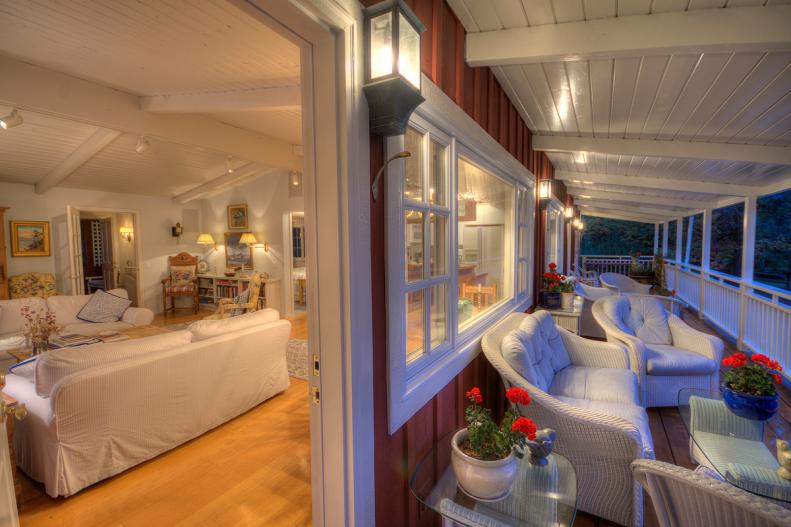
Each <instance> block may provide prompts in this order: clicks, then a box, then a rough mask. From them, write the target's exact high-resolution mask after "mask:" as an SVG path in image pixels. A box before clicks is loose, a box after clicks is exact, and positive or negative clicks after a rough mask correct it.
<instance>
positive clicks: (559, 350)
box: [522, 310, 571, 372]
mask: <svg viewBox="0 0 791 527" xmlns="http://www.w3.org/2000/svg"><path fill="white" fill-rule="evenodd" d="M530 318H533V319H534V320H535V321H536V322H538V330H539V332H540V336H541V343H542V344H543V345H544V352H545V353H546V354H548V355H549V360H550V363H551V364H552V369H553V370H554V371H556V372H558V371H560V370H562V369H563V368H567V367H569V366H570V365H571V359H570V358H569V354H568V352H567V351H566V346H565V344H563V339H562V338H561V337H560V333H558V328H557V326H555V320H554V319H553V318H552V315H550V313H549V311H543V310H542V311H537V312H536V313H533V314H532V315H531V317H530ZM524 324H525V321H523V322H522V325H524Z"/></svg>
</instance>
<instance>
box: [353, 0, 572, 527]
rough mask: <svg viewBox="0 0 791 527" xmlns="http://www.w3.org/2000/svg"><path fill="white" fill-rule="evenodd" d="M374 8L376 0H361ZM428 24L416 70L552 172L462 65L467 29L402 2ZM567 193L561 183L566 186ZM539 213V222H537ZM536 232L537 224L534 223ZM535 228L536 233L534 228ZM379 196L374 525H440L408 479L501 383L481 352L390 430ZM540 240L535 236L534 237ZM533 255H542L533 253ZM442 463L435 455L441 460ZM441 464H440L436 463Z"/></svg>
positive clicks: (491, 84) (431, 4)
mask: <svg viewBox="0 0 791 527" xmlns="http://www.w3.org/2000/svg"><path fill="white" fill-rule="evenodd" d="M361 3H362V4H363V5H373V4H375V3H377V0H364V1H362V2H361ZM406 3H407V4H408V5H409V7H410V8H412V10H413V11H414V12H415V14H416V15H417V16H418V17H419V18H420V20H421V21H422V22H423V23H424V24H425V26H426V32H425V33H424V34H423V36H422V44H421V69H422V71H423V73H424V74H426V76H428V77H429V78H430V79H431V80H432V81H433V82H434V83H435V84H437V85H438V86H439V87H440V88H441V89H442V90H443V91H444V92H445V93H446V94H447V95H448V96H449V97H450V98H451V99H453V100H454V101H455V102H456V104H458V105H459V106H460V107H461V108H463V109H464V111H466V112H467V114H468V115H470V116H471V117H472V118H473V119H474V120H475V121H476V122H477V123H478V124H480V125H481V126H482V127H483V128H484V129H485V130H487V132H488V133H489V134H490V135H491V136H492V137H494V138H495V139H496V140H497V141H498V142H499V143H500V144H501V145H502V146H503V147H504V148H506V149H507V150H508V151H509V152H510V153H511V154H512V155H513V156H514V157H515V158H516V159H518V160H519V162H521V163H522V164H523V165H525V166H526V167H527V168H528V169H529V170H531V171H532V172H533V173H534V174H536V175H537V176H539V175H540V176H541V177H553V173H552V164H551V163H550V162H549V158H547V156H546V155H545V154H544V153H543V152H534V151H532V150H531V148H530V146H531V142H530V137H531V133H530V130H528V128H527V126H526V125H525V123H524V122H523V121H522V119H521V117H520V116H519V113H518V111H517V110H516V108H515V107H514V106H513V105H512V104H511V102H510V101H509V100H508V97H507V96H506V94H505V92H504V91H503V89H502V87H501V86H500V84H499V82H498V81H497V79H496V78H495V77H494V75H493V73H492V72H491V70H490V69H489V68H471V67H469V66H468V65H467V64H466V63H465V62H464V27H463V26H462V25H461V23H460V22H459V21H458V19H457V18H456V16H455V15H454V14H453V11H452V10H451V9H450V7H449V6H448V5H447V4H446V3H445V1H444V0H406ZM370 158H371V167H370V168H371V178H372V179H373V177H374V175H375V174H376V172H377V171H378V170H379V168H380V167H381V166H382V163H383V162H384V141H383V140H382V138H381V137H378V136H375V135H371V156H370ZM563 192H564V198H565V188H564V189H563ZM538 223H539V222H538V218H536V224H538ZM537 229H538V225H537ZM537 233H538V231H537ZM384 240H385V216H384V200H379V201H378V202H377V203H374V202H373V201H372V202H371V265H372V269H371V280H372V308H373V328H372V329H373V354H374V355H373V375H374V379H376V384H375V385H374V394H373V396H374V436H375V440H374V441H375V446H376V453H375V474H376V475H375V485H376V525H377V527H388V526H394V527H403V526H424V525H425V526H429V525H439V519H438V518H437V517H436V516H435V515H434V514H433V513H431V512H429V511H425V510H421V508H420V507H419V505H418V503H417V501H416V500H415V499H414V498H413V497H412V495H411V493H410V492H409V486H408V478H409V476H410V474H411V473H412V470H413V468H414V467H415V464H416V463H417V461H418V460H420V459H421V458H422V456H423V454H424V453H425V452H427V451H428V449H429V448H431V446H432V445H433V444H434V442H435V441H436V440H437V439H439V438H440V437H442V436H444V435H445V434H447V433H449V432H452V431H453V430H455V429H457V428H459V427H461V426H462V425H463V423H464V392H465V391H466V390H468V389H469V388H470V387H472V386H479V387H480V388H481V390H483V391H484V394H485V395H486V396H488V397H490V398H491V399H496V402H497V403H498V404H497V406H498V408H496V411H502V409H503V406H502V404H503V400H502V399H503V398H502V396H501V395H498V394H501V393H502V392H501V390H502V383H501V381H500V378H499V375H498V374H497V372H496V371H495V370H494V368H492V367H491V366H490V365H489V363H488V362H487V361H486V359H485V358H484V357H483V355H482V354H481V355H479V356H478V357H476V358H475V359H474V360H473V361H472V362H471V363H470V364H469V365H468V366H467V368H465V369H464V370H463V371H462V372H461V373H460V374H459V375H458V376H457V377H456V378H455V379H454V380H452V381H451V382H450V383H449V384H448V385H447V386H445V387H443V388H442V389H441V390H440V391H439V393H438V394H437V395H436V396H435V397H434V399H432V400H431V401H429V402H428V403H427V404H426V405H425V406H424V407H423V408H422V409H421V410H420V411H418V412H417V413H416V414H415V415H414V416H413V417H412V418H411V419H410V420H409V421H408V422H407V423H406V424H405V425H404V426H402V427H401V428H400V429H399V430H397V431H396V432H395V433H394V434H393V435H390V434H388V429H387V428H388V427H387V412H388V410H387V381H386V379H387V316H386V315H387V312H386V309H387V299H386V291H385V246H384ZM537 240H538V237H537ZM536 254H543V250H537V251H536ZM443 461H447V460H434V462H435V463H443ZM439 468H441V467H439Z"/></svg>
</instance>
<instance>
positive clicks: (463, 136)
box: [385, 76, 536, 434]
mask: <svg viewBox="0 0 791 527" xmlns="http://www.w3.org/2000/svg"><path fill="white" fill-rule="evenodd" d="M422 83H423V84H422V90H421V92H422V94H423V96H424V97H425V98H426V102H424V103H423V104H422V105H421V106H420V107H419V108H418V109H417V110H416V111H415V113H414V114H413V116H412V119H411V122H412V123H414V124H415V125H416V128H418V129H421V131H423V130H425V131H428V133H429V134H432V135H434V134H435V135H437V136H438V137H439V138H443V137H445V138H447V139H449V147H448V152H449V161H448V167H447V168H448V170H447V177H448V196H447V197H448V205H450V208H451V211H450V216H449V222H448V229H449V232H448V238H447V239H448V247H447V250H448V255H447V258H448V259H447V268H448V269H447V270H448V273H449V274H450V277H451V279H450V284H451V286H450V287H449V293H450V294H449V300H448V324H449V325H448V334H447V338H448V346H447V347H446V348H441V349H438V350H437V351H435V352H433V353H432V352H430V351H429V352H428V353H427V357H426V359H425V361H423V363H422V364H420V366H419V367H418V369H417V370H415V369H412V368H411V366H410V367H408V365H407V363H406V351H405V350H406V347H405V342H404V339H405V338H406V317H405V309H406V308H405V302H404V294H403V279H404V276H405V274H404V273H405V269H404V266H405V264H404V245H403V243H404V232H403V229H404V227H403V205H404V203H403V192H402V184H403V182H402V180H403V171H404V162H403V161H402V160H398V161H394V162H392V163H391V164H390V165H389V166H388V168H387V172H388V174H387V176H386V177H385V199H387V202H386V207H385V208H386V211H385V214H386V229H385V232H386V236H387V237H388V238H387V239H386V244H385V245H386V261H387V291H388V293H387V296H388V313H387V320H388V410H389V411H388V429H389V433H390V434H392V433H394V432H396V431H397V430H398V429H399V428H400V427H401V426H402V425H403V424H404V423H405V422H406V421H407V420H408V419H409V418H410V417H412V416H413V415H414V414H415V413H416V412H417V411H418V410H419V409H420V408H422V407H423V406H424V405H425V404H426V403H427V402H428V401H430V400H431V399H432V398H433V397H434V396H435V395H436V394H437V393H438V392H439V391H440V390H441V389H442V388H443V387H444V386H445V385H447V384H448V383H449V382H450V381H451V380H452V379H453V378H454V377H456V376H457V375H458V374H459V373H460V372H461V371H462V370H463V369H464V368H465V367H466V366H467V365H468V364H469V363H470V362H471V361H472V360H473V358H475V356H476V355H477V354H478V353H479V352H480V339H481V336H482V334H483V332H484V331H485V330H486V329H487V328H488V327H490V326H491V325H492V324H494V323H496V322H497V321H498V320H500V319H501V318H502V317H503V316H504V315H506V314H508V313H510V312H513V311H517V310H520V311H524V310H525V309H527V307H529V305H530V298H531V297H532V282H533V272H534V271H533V266H532V265H528V266H527V271H528V276H527V283H526V284H525V285H526V289H525V290H524V291H521V292H519V291H515V290H516V289H517V288H518V283H519V281H518V272H519V264H518V262H519V245H518V244H519V240H518V236H519V216H518V213H519V206H520V204H519V202H518V198H519V189H520V188H521V189H526V190H527V192H526V193H525V196H526V198H527V207H528V215H527V219H528V227H529V228H528V231H527V232H528V238H527V247H528V250H527V261H528V264H530V263H531V262H532V261H533V256H534V255H533V248H532V245H533V241H534V240H533V236H534V234H533V228H532V221H533V218H534V217H535V215H534V212H535V200H534V197H533V192H532V191H531V189H532V188H534V186H535V181H536V178H535V176H534V175H533V174H532V173H531V172H530V171H529V170H527V168H525V167H524V166H523V165H522V164H521V163H519V162H518V161H517V160H516V159H515V158H514V157H513V156H511V154H510V153H509V152H508V151H507V150H505V149H504V148H503V147H502V146H501V145H500V144H499V143H498V142H497V141H495V140H494V139H493V138H492V137H491V136H490V135H489V134H488V133H487V132H486V131H485V130H484V129H483V128H481V127H480V126H479V125H478V124H477V123H476V122H475V121H474V120H473V119H472V118H471V117H469V116H468V115H467V114H466V113H465V112H464V111H463V110H462V109H461V108H460V107H458V106H457V105H456V104H455V103H454V102H453V101H452V100H451V99H450V98H449V97H447V95H445V94H444V93H443V92H442V91H441V90H440V89H439V88H438V87H437V86H436V85H434V83H432V82H431V80H429V79H428V78H427V77H425V76H423V79H422ZM446 131H452V133H453V136H452V137H449V136H448V133H447V132H446ZM403 145H404V139H403V136H396V137H391V138H388V140H387V142H386V146H387V157H389V156H390V155H392V154H393V153H395V152H398V151H400V150H402V149H403ZM459 152H462V153H463V156H464V157H465V158H467V159H468V160H470V161H473V162H474V163H475V164H477V165H479V166H481V167H482V168H485V169H486V170H488V171H491V172H492V173H493V174H495V175H496V176H497V177H499V178H500V179H502V180H504V181H506V182H508V183H510V184H512V185H513V186H514V207H513V211H512V214H513V215H514V216H513V219H514V223H513V232H512V241H513V245H512V247H511V249H510V250H511V257H512V258H511V260H512V263H511V267H512V269H511V281H512V288H511V290H512V294H511V295H510V297H509V298H508V299H505V300H503V301H501V302H500V303H498V304H497V305H495V306H494V307H493V308H491V309H490V310H488V311H487V312H486V313H485V314H483V315H481V316H480V317H478V318H477V319H475V320H473V321H472V322H471V323H470V324H469V325H467V326H465V327H464V328H463V330H462V331H461V332H459V330H458V324H457V322H458V320H457V319H458V310H457V309H456V305H455V304H454V300H456V299H457V296H458V292H457V291H456V289H455V287H454V286H455V284H457V283H458V266H457V261H456V260H457V251H456V247H457V231H458V229H457V227H456V226H457V217H456V203H455V202H456V196H457V189H456V185H457V178H456V171H457V160H458V154H459ZM393 234H395V236H394V235H393ZM427 235H428V233H424V238H425V237H426V236H427ZM428 258H429V255H428V253H427V252H426V251H425V244H424V262H425V260H426V259H428ZM419 360H420V359H419Z"/></svg>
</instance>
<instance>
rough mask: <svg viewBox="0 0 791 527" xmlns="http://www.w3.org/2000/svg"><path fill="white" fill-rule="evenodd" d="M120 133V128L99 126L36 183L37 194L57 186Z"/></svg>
mask: <svg viewBox="0 0 791 527" xmlns="http://www.w3.org/2000/svg"><path fill="white" fill-rule="evenodd" d="M120 135H121V132H119V131H118V130H110V129H107V128H98V129H97V130H96V131H95V132H94V133H93V134H92V135H91V136H90V137H88V139H86V140H85V141H84V142H83V143H82V144H81V145H80V146H78V147H77V148H76V149H75V150H74V151H73V152H72V153H71V154H69V155H68V156H66V159H64V160H63V161H61V162H60V163H59V164H58V166H56V167H55V168H53V169H52V170H51V171H50V172H49V174H47V175H46V176H44V177H43V178H41V179H40V180H39V181H38V182H37V183H36V194H44V193H45V192H46V191H48V190H49V189H51V188H53V187H56V186H57V185H58V184H59V183H61V182H62V181H64V180H65V179H66V178H67V177H69V176H70V175H71V174H73V173H74V171H75V170H77V169H78V168H80V167H81V166H82V165H84V164H85V163H87V162H88V161H89V160H90V159H91V158H92V157H93V156H95V155H96V154H98V153H99V152H101V151H102V150H103V149H104V147H106V146H107V145H109V144H110V143H112V142H113V141H115V140H116V139H117V138H118V136H120Z"/></svg>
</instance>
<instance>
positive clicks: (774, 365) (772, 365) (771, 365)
mask: <svg viewBox="0 0 791 527" xmlns="http://www.w3.org/2000/svg"><path fill="white" fill-rule="evenodd" d="M769 368H771V369H773V370H777V371H783V367H782V366H780V363H779V362H777V361H776V360H773V361H772V362H770V363H769Z"/></svg>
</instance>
